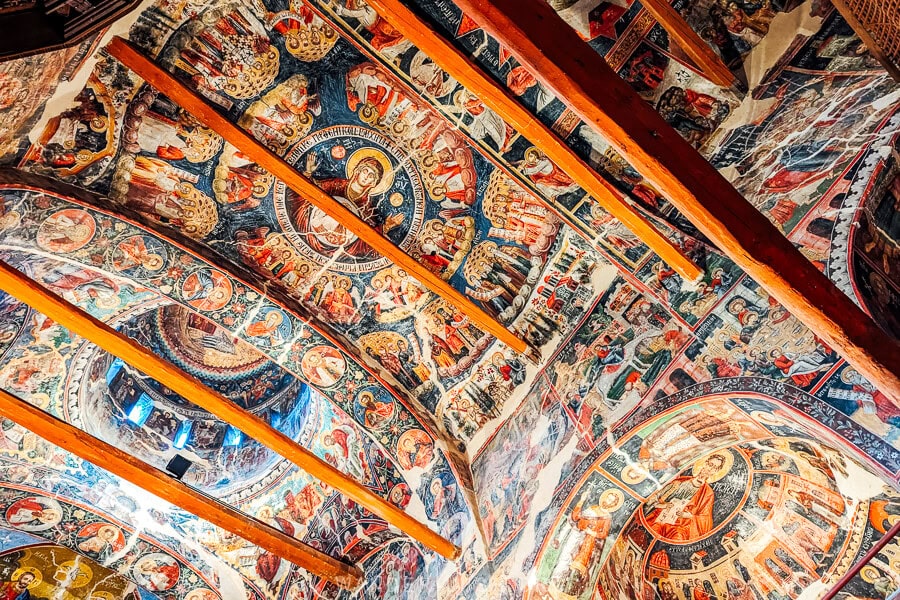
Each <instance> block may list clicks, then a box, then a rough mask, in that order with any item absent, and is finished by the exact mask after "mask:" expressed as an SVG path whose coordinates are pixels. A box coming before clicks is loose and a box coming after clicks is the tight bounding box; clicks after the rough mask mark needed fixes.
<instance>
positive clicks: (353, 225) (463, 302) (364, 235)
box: [106, 36, 529, 353]
mask: <svg viewBox="0 0 900 600" xmlns="http://www.w3.org/2000/svg"><path fill="white" fill-rule="evenodd" d="M106 50H107V52H109V54H110V55H111V56H113V57H114V58H116V59H117V60H119V61H120V62H121V63H122V64H123V65H125V66H126V67H128V68H129V69H131V70H132V71H133V72H134V73H136V74H137V75H138V77H140V78H141V79H143V80H144V81H146V82H147V83H148V84H150V85H151V86H153V87H154V88H156V89H157V90H160V91H161V92H163V93H164V94H165V95H166V97H167V98H169V99H170V100H172V101H173V102H175V104H177V105H179V106H180V107H181V108H183V109H184V110H186V111H187V112H189V113H190V114H192V115H193V116H194V117H195V118H196V119H197V120H198V121H200V122H201V123H203V124H204V125H205V126H207V127H209V128H210V129H211V130H213V131H214V132H216V133H217V134H218V135H219V136H221V137H222V138H223V139H224V140H225V141H226V142H228V143H229V144H231V145H232V146H234V147H235V148H237V149H238V150H240V151H241V152H242V153H243V154H244V155H246V156H247V157H248V158H249V159H250V160H252V161H253V162H255V163H256V164H258V165H259V166H260V167H262V168H263V169H265V170H266V171H268V172H269V173H271V174H272V175H274V176H275V177H277V178H278V179H280V180H281V181H283V182H284V183H285V184H286V185H287V186H288V187H290V188H291V189H292V190H294V191H295V192H297V193H298V194H300V197H301V198H303V199H304V200H307V201H309V202H310V203H311V204H313V205H314V206H316V207H317V208H318V209H319V210H321V211H322V212H324V213H325V214H327V215H328V216H329V217H331V218H332V219H334V220H335V221H337V222H338V223H340V224H341V225H343V226H344V227H346V228H347V229H348V230H350V231H352V232H353V233H354V234H355V235H356V236H357V237H359V239H361V240H362V241H364V242H365V243H367V244H368V245H369V246H371V247H372V248H373V249H374V250H375V251H377V252H378V253H380V254H381V255H382V256H385V257H387V258H389V259H390V260H392V261H393V262H394V263H395V264H396V265H397V266H398V267H400V268H402V269H404V270H405V271H406V272H407V273H409V274H410V275H411V276H413V277H415V278H416V279H418V280H419V281H420V282H421V283H422V284H423V285H424V286H425V287H426V288H428V289H429V290H431V292H433V293H434V294H437V295H438V296H439V297H441V298H443V299H444V300H446V301H447V302H448V303H450V304H452V305H453V306H455V307H456V308H457V309H458V310H459V311H460V312H461V313H463V314H465V315H466V316H468V317H469V318H470V319H471V320H472V322H473V323H475V324H476V325H477V326H478V327H480V328H481V329H482V330H484V331H485V332H487V333H490V334H491V335H493V336H494V337H496V338H497V339H498V340H500V341H501V342H503V343H504V344H506V345H507V346H509V347H510V348H512V349H513V350H515V351H516V352H520V353H524V352H527V351H528V350H529V346H528V344H527V343H526V342H525V341H523V340H521V339H519V338H518V337H517V336H516V335H515V334H513V333H512V332H511V331H510V330H509V329H507V328H506V327H505V326H504V325H503V324H502V323H500V322H499V321H497V320H496V319H494V318H493V317H492V316H490V315H489V314H487V313H486V312H485V311H484V310H482V309H481V308H480V307H479V306H477V305H476V304H475V303H474V302H472V301H471V300H470V299H469V298H467V297H466V296H465V295H464V294H462V293H461V292H460V291H458V290H457V289H455V288H454V287H453V286H451V285H450V284H449V283H447V282H446V281H444V280H443V279H441V278H440V277H438V276H437V275H435V274H434V273H432V272H431V271H429V270H428V269H427V268H425V266H424V265H422V264H421V263H420V262H418V261H417V260H416V259H414V258H413V257H411V256H410V255H408V254H407V253H406V252H404V251H403V250H402V249H400V248H399V247H397V246H396V245H394V243H393V242H392V241H390V240H389V239H387V238H386V237H384V236H383V235H382V234H381V233H379V232H378V231H377V230H376V229H375V228H374V227H372V226H371V225H370V224H368V223H367V222H365V221H364V220H362V219H361V218H360V217H358V216H357V215H356V214H354V213H353V212H352V211H351V210H350V209H348V208H347V207H345V206H344V205H342V204H341V203H339V202H338V201H337V200H335V199H334V198H332V197H331V196H329V195H328V194H326V193H325V192H323V191H322V190H321V189H319V187H318V186H317V185H316V184H315V183H313V182H312V181H310V180H309V179H307V178H306V177H304V176H303V175H302V174H301V173H299V172H298V171H297V170H296V169H294V167H293V166H291V165H290V164H288V163H287V162H286V161H285V160H284V159H282V158H281V157H280V156H278V155H277V154H275V153H274V152H272V151H271V150H269V149H268V148H267V147H266V146H264V145H263V144H261V143H259V142H258V141H257V140H256V138H254V137H253V136H252V135H250V134H249V133H247V132H246V131H244V130H243V129H241V128H240V127H238V126H237V125H235V124H234V123H232V122H231V121H229V120H228V119H226V118H225V117H223V116H222V115H221V114H219V112H218V111H217V110H216V109H215V108H213V107H212V106H210V105H209V104H208V103H207V101H206V100H205V99H204V98H203V97H201V96H200V95H199V94H197V93H196V92H194V91H193V90H191V89H190V88H189V87H187V86H186V85H184V84H183V83H181V81H179V80H178V79H177V78H175V77H174V76H173V75H171V74H170V73H169V72H167V71H165V70H164V69H162V68H161V67H160V66H159V65H157V64H156V63H155V62H153V61H152V60H150V59H149V58H147V57H146V56H144V55H143V53H142V52H141V51H140V50H138V49H136V48H135V47H134V46H132V45H131V44H130V43H129V42H127V41H125V40H124V39H122V38H121V37H119V36H116V37H114V38H113V39H112V41H111V42H110V43H109V45H108V46H107V47H106Z"/></svg>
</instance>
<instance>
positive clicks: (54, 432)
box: [0, 390, 364, 590]
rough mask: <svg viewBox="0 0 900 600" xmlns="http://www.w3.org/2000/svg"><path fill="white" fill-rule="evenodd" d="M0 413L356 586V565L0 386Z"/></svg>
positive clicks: (344, 584) (324, 574)
mask: <svg viewBox="0 0 900 600" xmlns="http://www.w3.org/2000/svg"><path fill="white" fill-rule="evenodd" d="M0 414H2V415H3V416H4V417H6V418H8V419H10V420H12V421H15V422H16V423H18V424H19V425H21V426H22V427H24V428H26V429H29V430H31V431H33V432H34V433H35V434H37V435H39V436H40V437H42V438H44V439H45V440H47V441H48V442H50V443H52V444H55V445H57V446H59V447H60V448H62V449H63V450H66V451H67V452H71V453H72V454H74V455H75V456H78V457H79V458H81V459H83V460H86V461H88V462H89V463H92V464H94V465H96V466H97V467H99V468H101V469H103V470H106V471H109V472H110V473H112V474H113V475H115V476H117V477H120V478H122V479H124V480H125V481H128V482H130V483H133V484H134V485H136V486H138V487H139V488H141V489H143V490H145V491H147V492H149V493H150V494H153V495H154V496H156V497H157V498H160V499H162V500H165V501H166V502H170V503H172V504H174V505H175V506H178V507H180V508H183V509H184V510H186V511H188V512H189V513H191V514H192V515H194V516H196V517H199V518H201V519H203V520H205V521H209V522H210V523H212V524H213V525H216V526H217V527H221V528H222V529H224V530H226V531H229V532H231V533H233V534H235V535H237V536H240V537H241V538H243V539H245V540H247V541H248V542H251V543H253V544H256V545H257V546H259V547H260V548H263V549H265V550H268V551H269V552H271V553H273V554H275V555H277V556H280V557H281V558H283V559H285V560H287V561H288V562H291V563H293V564H295V565H297V566H298V567H302V568H304V569H306V570H307V571H309V572H310V573H312V574H313V575H316V576H318V577H322V578H324V579H327V580H328V581H332V582H334V583H336V584H337V585H339V586H341V587H343V588H346V589H349V590H353V589H356V588H358V587H359V586H360V585H361V584H362V582H363V579H364V574H363V572H362V570H361V569H360V568H359V567H357V566H355V565H350V564H347V563H344V562H341V561H339V560H337V559H334V558H332V557H330V556H328V555H327V554H324V553H323V552H320V551H318V550H316V549H315V548H313V547H311V546H308V545H306V544H304V543H303V542H301V541H300V540H297V539H295V538H293V537H291V536H289V535H286V534H284V533H282V532H281V531H279V530H278V529H275V528H274V527H272V526H271V525H268V524H266V523H263V522H262V521H259V520H257V519H254V518H253V517H250V516H248V515H246V514H244V513H242V512H240V511H238V510H235V509H234V508H232V507H231V506H228V505H227V504H223V503H222V502H219V501H218V500H216V499H214V498H211V497H209V496H207V495H206V494H203V493H201V492H198V491H196V490H194V489H193V488H191V487H189V486H188V485H186V484H184V483H182V482H181V481H179V480H177V479H175V478H174V477H172V476H171V475H168V474H167V473H165V472H163V471H160V470H159V469H157V468H155V467H153V466H152V465H149V464H147V463H145V462H144V461H142V460H138V459H137V458H135V457H133V456H131V455H130V454H127V453H126V452H123V451H121V450H119V449H118V448H116V447H115V446H111V445H110V444H107V443H106V442H104V441H103V440H101V439H99V438H96V437H94V436H92V435H90V434H89V433H86V432H84V431H82V430H81V429H78V428H77V427H73V426H72V425H69V424H68V423H66V422H65V421H61V420H60V419H57V418H56V417H54V416H53V415H50V414H48V413H45V412H44V411H42V410H41V409H39V408H37V407H35V406H32V405H31V404H29V403H28V402H25V401H24V400H22V399H20V398H17V397H16V396H13V395H12V394H10V393H8V392H6V391H4V390H0Z"/></svg>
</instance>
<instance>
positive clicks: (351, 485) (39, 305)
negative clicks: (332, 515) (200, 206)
mask: <svg viewBox="0 0 900 600" xmlns="http://www.w3.org/2000/svg"><path fill="white" fill-rule="evenodd" d="M0 290H2V291H4V292H6V293H7V294H9V295H10V296H13V297H14V298H17V299H18V300H20V301H21V302H24V303H25V304H27V305H28V306H30V307H31V308H33V309H34V310H36V311H38V312H40V313H42V314H44V315H46V316H47V317H49V318H50V319H52V320H53V321H55V322H57V323H59V324H60V325H62V326H63V327H65V328H66V329H68V330H69V331H71V332H73V333H75V334H77V335H80V336H81V337H83V338H84V339H86V340H88V341H90V342H93V343H94V344H95V345H96V346H98V347H99V348H102V349H103V350H106V351H107V352H109V353H110V354H112V355H113V356H117V357H118V358H120V359H122V360H123V361H124V362H126V363H128V364H129V365H131V366H132V367H134V368H135V369H138V370H139V371H141V372H143V373H145V374H147V375H148V376H150V377H152V378H153V379H155V380H156V381H158V382H159V383H161V384H163V385H164V386H166V387H167V388H169V389H171V390H172V391H174V392H175V393H176V394H178V395H179V396H181V397H182V398H184V399H185V400H187V401H189V402H192V403H194V404H196V405H197V406H199V407H201V408H203V409H205V410H207V411H209V412H210V413H212V414H214V415H215V416H217V417H218V418H220V419H222V420H223V421H225V422H226V423H229V424H230V425H233V426H234V427H236V428H238V429H240V430H241V431H243V432H244V433H246V434H247V435H248V436H249V437H251V438H253V439H255V440H257V441H258V442H260V443H261V444H263V445H264V446H266V447H268V448H270V449H271V450H272V451H274V452H276V453H278V454H279V455H281V456H283V457H284V458H286V459H287V460H289V461H291V462H292V463H294V464H295V465H297V466H298V467H300V468H301V469H303V470H304V471H306V472H307V473H308V474H309V475H311V476H312V477H314V478H316V479H318V480H319V481H321V482H323V483H325V484H327V485H329V486H331V487H332V488H334V489H335V490H337V491H338V492H340V493H342V494H344V495H345V496H347V497H348V498H350V499H351V500H353V501H354V502H356V503H357V504H360V505H361V506H364V507H365V508H367V509H368V510H369V511H371V512H372V513H373V514H375V515H378V516H379V517H381V518H382V519H384V520H385V521H387V522H388V523H389V524H391V525H393V526H394V527H396V528H397V529H399V530H401V531H403V532H404V533H406V534H408V535H409V536H410V537H412V538H413V539H415V540H418V541H419V542H421V543H422V544H423V545H425V546H427V547H428V548H431V549H432V550H434V551H435V552H437V553H438V554H440V555H441V556H443V557H445V558H449V559H456V558H457V557H459V554H460V549H459V548H458V547H457V546H455V545H454V544H453V543H451V542H450V541H448V540H446V539H444V538H443V537H441V536H440V535H439V534H438V533H436V532H434V531H432V530H431V528H429V527H428V526H427V525H424V524H422V523H420V522H419V521H417V520H416V519H414V518H413V517H411V516H409V515H408V514H406V513H405V512H404V511H402V510H401V509H400V508H398V507H397V506H394V505H393V504H391V503H390V502H388V501H387V500H385V499H384V498H382V497H381V496H378V495H377V494H375V493H374V492H372V491H371V490H370V489H369V488H367V487H366V486H365V485H363V484H362V483H359V482H357V481H356V480H355V479H353V478H351V477H349V476H347V475H345V474H344V473H341V472H340V471H338V470H337V469H335V468H334V467H332V466H331V465H330V464H328V463H327V462H325V461H324V460H322V459H321V458H319V457H318V456H316V455H315V454H313V453H312V452H310V451H309V450H307V449H306V448H304V447H303V446H301V445H300V444H298V443H297V442H295V441H294V440H292V439H291V438H290V437H288V436H287V435H285V434H284V433H282V432H280V431H278V430H277V429H275V428H274V427H272V426H271V425H269V424H268V423H266V422H265V421H264V420H262V419H261V418H259V417H257V416H256V415H253V414H251V413H249V412H247V411H246V410H244V409H243V408H241V407H240V406H238V405H237V404H235V403H234V402H231V401H230V400H228V399H227V398H225V397H224V396H223V395H221V394H219V393H217V392H215V391H213V390H211V389H210V388H208V387H206V386H205V385H203V384H202V383H201V382H200V381H198V380H197V379H196V378H194V377H192V376H191V375H188V374H187V373H185V372H184V371H183V370H181V369H180V368H178V367H177V366H175V365H173V364H172V363H170V362H168V361H166V360H163V359H162V358H160V357H159V356H157V355H155V354H154V353H153V352H151V351H150V350H148V349H147V348H145V347H143V346H141V345H140V344H138V343H137V342H135V341H134V340H132V339H131V338H129V337H128V336H126V335H124V334H122V333H120V332H118V331H116V330H115V329H113V328H112V327H110V326H109V325H107V324H106V323H103V322H101V321H99V320H97V319H96V318H94V317H93V316H91V315H89V314H88V313H86V312H85V311H83V310H81V309H80V308H78V307H77V306H74V305H73V304H71V303H69V302H67V301H66V300H64V299H62V298H60V297H59V296H57V295H55V294H53V293H52V292H50V291H49V290H47V289H45V288H43V287H42V286H41V285H39V284H38V283H37V282H35V281H33V280H32V279H29V278H28V277H27V276H26V275H24V274H22V273H20V272H19V271H17V270H16V269H14V268H13V267H11V266H9V265H8V264H6V263H5V262H2V261H0Z"/></svg>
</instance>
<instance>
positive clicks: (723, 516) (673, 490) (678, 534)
mask: <svg viewBox="0 0 900 600" xmlns="http://www.w3.org/2000/svg"><path fill="white" fill-rule="evenodd" d="M748 478H749V470H748V468H747V462H746V460H744V458H743V455H742V454H741V453H739V452H737V451H735V450H725V451H722V452H716V453H714V454H710V455H709V456H706V457H703V458H701V459H699V460H698V461H696V462H695V463H694V464H693V466H692V467H691V468H690V469H687V470H685V471H682V472H681V473H680V474H679V475H678V476H677V477H675V478H674V479H672V480H671V481H670V482H669V483H667V484H666V485H665V486H663V487H662V489H660V490H659V491H658V492H656V493H655V494H653V495H652V496H651V497H650V499H649V500H648V501H647V502H646V503H645V504H644V508H643V511H641V513H640V516H641V520H642V521H643V523H644V525H645V526H646V527H647V528H648V529H649V530H650V531H651V532H652V533H653V534H654V535H655V536H656V537H657V538H658V539H660V540H663V541H668V542H673V543H677V544H683V543H686V542H694V541H698V540H701V539H703V538H705V537H707V536H709V535H710V534H711V533H712V532H713V530H714V529H715V528H716V525H717V524H721V523H722V522H724V521H726V520H728V518H729V517H730V516H731V515H732V514H733V513H734V511H735V510H736V509H737V508H738V507H739V506H740V505H741V504H742V503H743V500H744V495H743V493H742V492H741V490H745V489H747V484H748ZM717 492H718V493H717Z"/></svg>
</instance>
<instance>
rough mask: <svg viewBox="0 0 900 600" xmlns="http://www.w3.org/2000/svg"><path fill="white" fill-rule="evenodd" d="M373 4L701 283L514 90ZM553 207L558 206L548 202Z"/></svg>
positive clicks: (391, 7)
mask: <svg viewBox="0 0 900 600" xmlns="http://www.w3.org/2000/svg"><path fill="white" fill-rule="evenodd" d="M367 2H368V4H369V6H371V7H372V8H374V9H375V10H376V11H378V12H379V13H380V14H381V16H382V17H383V18H384V19H385V20H387V21H388V22H389V23H390V24H391V25H393V26H394V27H395V28H396V29H397V30H398V31H399V32H400V33H402V34H403V36H404V37H405V38H406V39H408V40H409V41H410V42H412V44H413V45H414V46H416V47H417V48H419V50H422V51H423V52H425V54H427V55H428V56H429V57H430V58H431V59H432V60H433V61H434V62H435V63H436V64H437V65H439V66H440V67H441V68H442V69H443V70H444V71H446V72H447V73H449V74H450V75H451V76H453V78H454V79H456V80H457V81H458V82H459V83H461V84H462V85H463V86H465V87H466V88H467V89H468V90H469V91H471V92H473V93H474V94H475V95H476V96H478V98H479V99H480V100H481V101H482V102H484V104H485V105H486V106H488V107H489V108H490V109H491V110H493V111H494V112H496V113H497V114H498V115H500V117H502V118H503V120H504V121H506V122H507V123H509V124H510V125H512V126H513V128H514V129H516V131H519V132H522V133H523V135H526V136H527V137H528V139H529V140H530V141H532V142H533V143H534V144H535V145H537V146H538V147H539V148H540V149H541V151H542V152H544V154H546V155H547V158H549V159H550V160H551V161H553V162H554V163H556V165H557V166H558V167H559V168H561V169H562V170H563V171H565V172H566V173H567V174H568V175H569V176H570V177H571V178H572V180H573V181H575V183H577V184H578V185H580V186H581V187H582V188H583V189H584V190H585V191H587V192H588V193H589V194H590V195H591V196H592V197H593V198H594V199H596V200H597V202H599V203H600V205H601V206H603V208H605V209H606V210H607V211H609V213H610V214H611V215H612V216H614V217H615V218H617V219H618V220H619V221H621V222H622V224H623V225H625V227H627V228H628V229H629V230H630V231H631V232H632V233H634V234H635V235H636V236H637V237H639V238H640V239H641V241H643V242H644V243H645V244H647V246H648V247H649V248H650V249H651V250H653V251H654V252H656V254H658V255H659V256H660V258H662V259H663V260H664V261H665V262H666V264H668V265H670V266H671V267H672V268H673V269H675V271H676V272H678V274H679V275H681V276H682V277H684V278H685V279H686V280H687V281H696V280H697V279H699V278H700V277H701V276H702V275H703V270H702V269H700V268H699V267H698V266H697V265H695V264H694V263H693V262H691V260H690V259H689V258H688V257H687V256H685V254H684V252H682V250H681V249H680V248H679V247H678V246H677V245H676V244H675V243H674V242H673V241H672V240H671V239H670V238H669V237H667V236H666V235H664V234H663V233H662V232H660V231H659V229H657V228H656V227H654V226H653V224H652V223H650V222H649V221H648V220H647V219H646V218H645V217H644V216H643V215H642V214H641V213H640V212H639V211H638V210H637V209H636V208H635V207H634V206H632V205H631V204H629V203H628V202H627V201H626V200H625V199H624V198H623V197H622V195H621V193H620V192H619V190H617V189H616V188H615V187H614V186H613V185H612V184H611V183H610V182H609V181H607V180H606V179H604V178H603V176H601V175H600V174H599V173H598V172H597V171H595V170H594V169H593V168H592V167H591V166H590V165H588V164H587V163H586V162H585V161H583V160H582V159H581V157H579V156H578V155H577V154H576V153H575V151H574V150H572V148H570V147H569V146H568V145H567V144H566V143H565V142H564V141H563V140H562V139H561V138H560V137H559V136H558V135H557V134H556V133H555V132H554V131H553V130H552V129H550V128H549V127H548V126H547V125H545V124H544V123H543V122H542V121H541V120H540V119H538V118H537V117H536V116H534V115H533V114H532V113H531V112H530V111H529V110H527V109H526V108H525V107H523V106H522V105H521V104H520V103H519V101H518V100H517V99H516V97H515V96H513V95H512V93H511V92H510V91H509V90H508V89H506V88H505V87H503V86H502V85H500V84H499V83H498V82H497V81H496V80H494V79H493V78H492V77H491V76H490V75H488V74H487V73H485V72H484V71H483V70H482V69H481V68H479V67H478V66H477V65H475V64H474V63H472V62H471V61H469V60H468V59H467V58H466V56H465V55H464V54H463V53H462V52H461V51H459V50H458V49H457V48H456V47H455V46H454V45H453V44H452V43H450V42H449V41H448V40H447V39H445V38H444V37H443V36H441V35H440V34H439V33H438V32H437V31H435V30H434V28H432V27H431V25H429V24H428V23H426V22H425V21H424V20H422V19H421V18H420V17H418V16H417V15H416V14H415V13H414V12H413V11H411V10H410V9H409V8H407V7H406V5H405V4H404V3H403V2H402V1H401V0H367ZM545 205H546V206H547V207H548V208H550V210H553V211H556V209H555V208H554V207H553V206H552V205H550V204H548V203H545Z"/></svg>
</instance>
